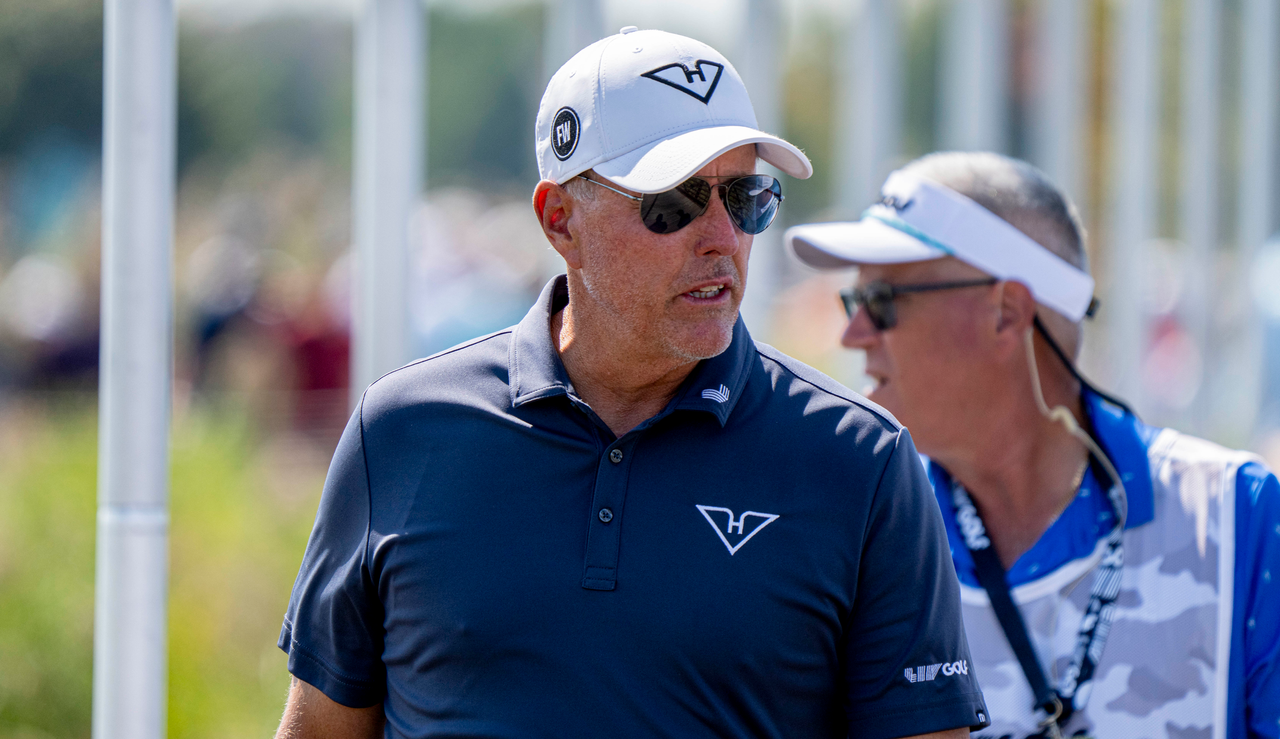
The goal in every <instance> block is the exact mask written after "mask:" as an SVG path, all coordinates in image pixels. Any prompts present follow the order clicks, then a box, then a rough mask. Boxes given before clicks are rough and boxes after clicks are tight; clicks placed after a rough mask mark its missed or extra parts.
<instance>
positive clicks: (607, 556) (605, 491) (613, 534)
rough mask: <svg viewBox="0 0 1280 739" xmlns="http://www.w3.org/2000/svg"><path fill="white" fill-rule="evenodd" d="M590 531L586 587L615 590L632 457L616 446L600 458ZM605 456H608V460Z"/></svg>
mask: <svg viewBox="0 0 1280 739" xmlns="http://www.w3.org/2000/svg"><path fill="white" fill-rule="evenodd" d="M598 459H599V462H598V463H597V464H598V466H597V468H596V484H595V491H594V493H593V494H592V500H591V508H590V510H591V511H592V512H591V513H590V514H588V515H590V516H591V519H589V523H588V527H589V528H588V532H587V552H586V561H585V562H584V569H583V578H582V587H584V588H586V589H588V590H613V589H614V588H616V587H617V572H618V551H619V544H620V540H621V536H622V531H621V528H620V527H621V526H622V514H623V510H622V509H623V506H624V503H625V498H626V490H627V478H628V477H629V476H630V474H631V471H630V467H631V464H632V459H631V458H630V457H629V456H628V452H624V451H623V450H622V448H621V447H620V446H615V447H613V448H611V449H609V450H608V451H606V452H605V453H604V454H603V455H602V456H601V457H599V458H598ZM605 460H608V461H607V462H606V461H605Z"/></svg>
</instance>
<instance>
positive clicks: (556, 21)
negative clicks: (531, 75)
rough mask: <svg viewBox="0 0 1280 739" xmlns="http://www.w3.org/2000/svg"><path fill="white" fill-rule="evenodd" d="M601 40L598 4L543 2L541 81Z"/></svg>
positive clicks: (569, 0) (583, 0) (566, 0)
mask: <svg viewBox="0 0 1280 739" xmlns="http://www.w3.org/2000/svg"><path fill="white" fill-rule="evenodd" d="M614 30H617V29H614ZM604 36H605V30H604V14H603V12H602V10H601V7H600V0H546V18H545V21H544V23H543V30H542V38H543V66H544V67H545V69H544V72H543V75H542V76H543V78H544V81H546V80H549V79H551V75H553V74H555V73H556V70H557V69H559V68H560V66H561V65H563V64H564V63H565V62H567V61H569V59H570V58H572V57H573V55H574V54H577V53H578V52H579V51H582V50H583V49H585V48H586V47H588V46H590V45H591V44H593V43H595V42H596V41H599V40H600V39H602V38H604Z"/></svg>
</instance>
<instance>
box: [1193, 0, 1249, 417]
mask: <svg viewBox="0 0 1280 739" xmlns="http://www.w3.org/2000/svg"><path fill="white" fill-rule="evenodd" d="M1182 24H1183V25H1182V111H1181V118H1182V163H1183V164H1182V192H1181V206H1180V207H1179V214H1180V216H1181V223H1180V230H1181V232H1182V238H1183V239H1184V240H1185V242H1186V245H1187V253H1186V262H1185V269H1184V270H1183V275H1184V279H1185V283H1184V284H1185V286H1186V299H1185V301H1184V304H1183V311H1182V316H1181V318H1182V322H1183V324H1184V325H1185V326H1186V327H1187V330H1188V332H1189V333H1190V334H1191V337H1192V340H1193V341H1194V342H1195V345H1196V346H1197V347H1198V348H1199V350H1200V354H1201V356H1202V357H1206V358H1207V357H1208V356H1210V331H1209V328H1210V325H1211V324H1212V321H1211V316H1212V314H1213V312H1214V311H1213V306H1214V304H1215V301H1214V300H1212V298H1211V296H1212V290H1213V274H1214V265H1215V261H1214V254H1215V252H1216V251H1217V244H1218V116H1219V114H1220V112H1221V111H1220V109H1221V104H1220V103H1221V99H1220V92H1219V87H1220V85H1219V77H1218V75H1219V62H1218V55H1219V47H1220V43H1219V33H1220V32H1221V8H1220V1H1219V0H1186V2H1185V5H1184V8H1183V18H1182ZM1259 243H1261V242H1259ZM1202 366H1204V368H1205V370H1206V376H1205V377H1204V378H1203V379H1202V382H1201V388H1200V390H1199V391H1197V393H1196V396H1195V398H1194V399H1193V400H1192V406H1191V409H1190V418H1189V421H1190V423H1191V429H1190V430H1191V431H1193V432H1197V433H1203V431H1204V423H1205V416H1206V415H1207V412H1208V397H1209V393H1208V392H1206V391H1207V389H1208V385H1209V377H1208V370H1209V368H1210V363H1208V362H1205V363H1204V364H1203V365H1202Z"/></svg>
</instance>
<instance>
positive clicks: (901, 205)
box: [880, 195, 915, 213]
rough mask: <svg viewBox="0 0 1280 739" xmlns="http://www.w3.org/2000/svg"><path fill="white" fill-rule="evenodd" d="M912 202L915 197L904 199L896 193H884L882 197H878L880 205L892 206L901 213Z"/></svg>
mask: <svg viewBox="0 0 1280 739" xmlns="http://www.w3.org/2000/svg"><path fill="white" fill-rule="evenodd" d="M913 202H915V198H905V199H904V198H901V197H899V196H897V195H885V196H884V197H882V198H880V204H881V205H883V206H885V207H888V208H893V209H894V210H895V211H897V212H898V213H901V212H902V211H904V210H906V209H907V208H910V207H911V204H912V203H913Z"/></svg>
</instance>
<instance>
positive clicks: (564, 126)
mask: <svg viewBox="0 0 1280 739" xmlns="http://www.w3.org/2000/svg"><path fill="white" fill-rule="evenodd" d="M580 129H581V125H580V124H579V123H578V114H577V113H576V112H574V110H573V108H570V107H568V106H565V107H563V108H561V109H560V110H558V111H556V117H555V119H554V120H553V121H552V122H551V150H552V151H554V152H555V153H556V159H559V160H560V161H562V162H563V161H564V160H566V159H568V158H569V157H571V156H573V152H574V150H575V149H577V148H578V133H579V131H580Z"/></svg>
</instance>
